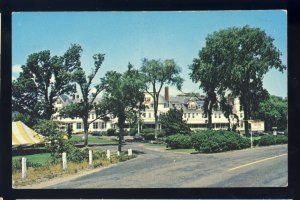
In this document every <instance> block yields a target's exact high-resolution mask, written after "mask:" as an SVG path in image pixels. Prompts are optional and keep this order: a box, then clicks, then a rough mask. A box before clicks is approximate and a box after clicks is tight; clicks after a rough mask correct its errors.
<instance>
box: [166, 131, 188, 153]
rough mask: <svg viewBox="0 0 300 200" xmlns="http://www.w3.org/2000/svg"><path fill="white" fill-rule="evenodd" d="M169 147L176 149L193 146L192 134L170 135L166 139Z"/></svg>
mask: <svg viewBox="0 0 300 200" xmlns="http://www.w3.org/2000/svg"><path fill="white" fill-rule="evenodd" d="M166 143H167V147H171V148H174V149H186V148H193V143H192V140H191V136H190V135H183V134H176V135H171V136H168V137H167V139H166Z"/></svg>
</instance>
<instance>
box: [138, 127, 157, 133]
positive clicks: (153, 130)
mask: <svg viewBox="0 0 300 200" xmlns="http://www.w3.org/2000/svg"><path fill="white" fill-rule="evenodd" d="M154 132H155V129H154V128H145V129H142V130H141V133H154Z"/></svg>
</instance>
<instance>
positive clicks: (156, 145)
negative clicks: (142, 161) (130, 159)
mask: <svg viewBox="0 0 300 200" xmlns="http://www.w3.org/2000/svg"><path fill="white" fill-rule="evenodd" d="M145 145H146V146H150V147H166V144H151V143H146V144H145Z"/></svg>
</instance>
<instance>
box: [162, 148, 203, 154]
mask: <svg viewBox="0 0 300 200" xmlns="http://www.w3.org/2000/svg"><path fill="white" fill-rule="evenodd" d="M167 151H170V152H176V153H189V154H195V153H198V152H197V151H196V150H195V149H167Z"/></svg>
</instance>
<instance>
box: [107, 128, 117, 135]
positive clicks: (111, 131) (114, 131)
mask: <svg viewBox="0 0 300 200" xmlns="http://www.w3.org/2000/svg"><path fill="white" fill-rule="evenodd" d="M106 132H107V136H116V133H117V132H116V129H114V128H110V129H107V131H106Z"/></svg>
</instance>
